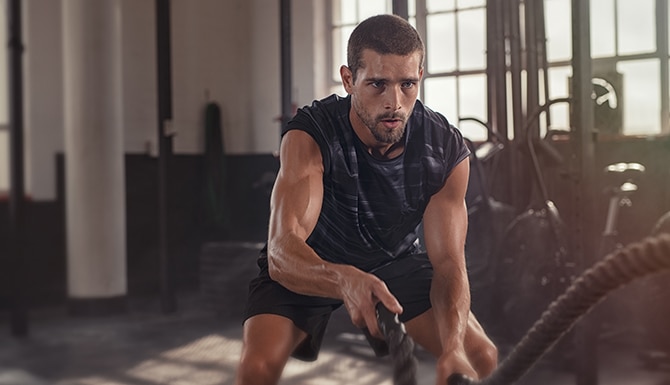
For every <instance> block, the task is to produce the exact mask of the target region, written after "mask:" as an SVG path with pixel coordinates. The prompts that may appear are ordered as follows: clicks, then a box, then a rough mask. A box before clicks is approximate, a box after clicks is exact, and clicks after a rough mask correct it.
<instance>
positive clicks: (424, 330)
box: [405, 309, 498, 378]
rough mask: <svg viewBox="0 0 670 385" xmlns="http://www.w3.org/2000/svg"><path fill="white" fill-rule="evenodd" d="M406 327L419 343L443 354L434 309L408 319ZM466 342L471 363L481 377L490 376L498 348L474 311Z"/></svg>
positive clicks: (436, 353) (436, 354) (496, 358)
mask: <svg viewBox="0 0 670 385" xmlns="http://www.w3.org/2000/svg"><path fill="white" fill-rule="evenodd" d="M405 327H406V329H407V333H408V334H409V335H410V336H411V337H412V339H414V341H415V342H416V343H417V344H419V345H421V346H422V347H423V348H424V349H426V350H428V351H429V352H431V353H432V354H433V355H434V356H435V357H439V356H440V355H441V354H442V344H441V343H440V340H439V338H437V336H438V329H437V323H436V322H435V315H434V312H433V309H429V310H428V311H426V312H424V313H423V314H421V315H419V316H417V317H414V318H413V319H411V320H409V321H407V322H406V323H405ZM464 343H465V352H466V354H467V355H468V359H469V360H470V364H471V365H472V367H473V368H474V369H475V371H477V374H478V375H479V378H484V377H487V376H489V375H490V374H491V372H493V370H494V369H495V368H496V366H497V365H498V350H497V349H496V347H495V345H494V344H493V342H492V341H491V340H490V339H489V337H488V336H487V335H486V333H485V332H484V329H483V328H482V327H481V325H480V324H479V321H477V319H476V318H475V316H474V314H472V312H471V313H470V317H469V319H468V328H467V331H466V333H465V342H464Z"/></svg>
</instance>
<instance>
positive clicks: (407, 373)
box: [377, 302, 417, 385]
mask: <svg viewBox="0 0 670 385" xmlns="http://www.w3.org/2000/svg"><path fill="white" fill-rule="evenodd" d="M377 323H378V324H379V329H380V330H381V332H382V334H383V335H384V339H385V340H386V343H387V345H388V350H389V353H390V355H391V360H392V361H393V383H394V384H395V385H416V368H417V360H416V357H415V356H414V341H413V340H412V338H411V337H410V336H409V335H408V334H407V332H406V331H405V325H404V324H403V323H402V322H400V321H399V320H398V315H397V314H394V313H392V312H391V311H390V310H388V309H387V308H386V307H385V306H384V305H382V304H381V302H380V303H378V304H377Z"/></svg>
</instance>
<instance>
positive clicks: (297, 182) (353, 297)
mask: <svg viewBox="0 0 670 385" xmlns="http://www.w3.org/2000/svg"><path fill="white" fill-rule="evenodd" d="M280 164H281V166H280V169H279V173H278V175H277V180H276V182H275V185H274V188H273V191H272V198H271V204H270V228H269V235H268V268H269V273H270V277H271V278H272V279H273V280H275V281H277V282H279V283H280V284H281V285H282V286H284V287H286V288H287V289H289V290H291V291H294V292H296V293H300V294H305V295H312V296H320V297H329V298H336V299H341V300H342V301H343V302H344V304H345V306H346V308H347V310H348V311H349V314H350V316H351V319H352V322H353V323H354V324H355V325H357V326H359V327H367V328H368V329H370V331H371V332H372V333H373V334H374V335H378V336H379V331H378V328H377V323H376V317H375V312H374V305H375V304H376V302H378V301H382V302H383V303H384V304H385V305H386V307H387V308H389V309H390V310H392V311H394V312H396V313H400V312H402V308H401V307H400V304H399V303H398V302H397V300H396V299H395V297H393V295H391V293H390V292H389V291H388V289H387V288H386V285H385V284H384V283H383V282H382V281H381V280H379V279H378V278H377V277H375V276H374V275H372V274H367V273H365V272H363V271H361V270H359V269H357V268H355V267H353V266H349V265H342V264H334V263H330V262H327V261H324V260H323V259H321V257H319V256H318V255H317V254H316V252H314V250H313V249H312V248H311V247H309V245H307V243H306V240H307V238H308V237H309V235H310V234H311V232H312V230H313V229H314V227H315V226H316V222H317V220H318V218H319V215H320V212H321V203H322V201H323V161H322V157H321V152H320V149H319V146H318V145H317V144H316V142H315V141H314V139H313V138H312V137H311V136H309V135H308V134H307V133H305V132H303V131H300V130H292V131H289V132H287V133H286V134H285V135H284V137H283V139H282V144H281V149H280Z"/></svg>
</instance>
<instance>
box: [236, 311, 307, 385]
mask: <svg viewBox="0 0 670 385" xmlns="http://www.w3.org/2000/svg"><path fill="white" fill-rule="evenodd" d="M306 337H307V333H305V332H304V331H302V330H300V329H298V328H297V327H296V326H295V324H294V323H293V321H291V320H290V319H288V318H286V317H282V316H279V315H274V314H259V315H256V316H253V317H251V318H249V319H248V320H246V322H245V323H244V337H243V338H244V346H243V348H242V355H241V357H240V365H239V367H238V369H237V378H236V381H235V384H236V385H270V384H276V383H277V382H278V381H279V378H280V376H281V373H282V371H283V370H284V366H285V365H286V362H287V361H288V358H289V356H290V355H291V353H292V352H293V351H294V350H295V348H296V347H297V346H298V345H299V344H300V343H301V342H302V341H303V340H304V339H305V338H306Z"/></svg>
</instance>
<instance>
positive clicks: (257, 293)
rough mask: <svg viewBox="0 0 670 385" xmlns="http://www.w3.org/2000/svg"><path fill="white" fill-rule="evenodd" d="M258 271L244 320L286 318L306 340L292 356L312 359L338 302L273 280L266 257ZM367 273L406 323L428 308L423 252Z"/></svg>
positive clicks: (427, 276) (429, 271)
mask: <svg viewBox="0 0 670 385" xmlns="http://www.w3.org/2000/svg"><path fill="white" fill-rule="evenodd" d="M258 266H259V267H260V272H259V274H258V276H257V277H256V278H254V279H253V280H252V281H251V283H250V284H249V297H248V300H247V306H246V309H245V317H244V319H245V320H246V319H248V318H249V317H252V316H255V315H258V314H276V315H281V316H284V317H286V318H289V319H290V320H292V321H293V323H294V324H295V325H296V326H297V327H298V328H299V329H301V330H303V331H304V332H306V333H307V339H306V340H305V341H304V342H303V343H302V344H301V345H300V346H298V348H297V349H296V350H295V351H294V352H293V354H292V355H293V357H295V358H298V359H301V360H304V361H313V360H316V358H317V356H318V354H319V349H320V348H321V342H322V341H323V336H324V334H325V331H326V326H327V325H328V320H329V319H330V315H331V313H332V312H333V311H334V310H336V309H337V308H339V307H340V306H341V305H342V301H340V300H336V299H331V298H324V297H312V296H306V295H302V294H297V293H295V292H292V291H290V290H288V289H286V288H285V287H283V286H282V285H280V284H279V283H277V282H275V281H273V280H272V279H271V278H270V276H269V274H268V266H267V259H266V258H259V260H258ZM370 273H372V274H374V275H376V276H377V277H379V278H380V279H381V280H382V281H384V282H385V283H386V286H387V287H388V288H389V290H390V291H391V293H392V294H393V295H394V296H395V297H396V298H397V299H398V301H399V302H400V304H401V305H402V307H403V313H402V314H401V315H400V317H399V318H400V320H401V321H402V322H406V321H408V320H411V319H412V318H414V317H416V316H418V315H420V314H422V313H424V312H425V311H426V310H428V309H430V307H431V304H430V284H431V281H432V278H433V268H432V265H431V263H430V261H429V260H428V256H427V255H426V254H415V255H409V256H406V257H402V258H399V259H396V260H394V261H392V262H390V263H387V264H385V265H383V266H381V267H379V268H377V269H374V270H373V271H370Z"/></svg>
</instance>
